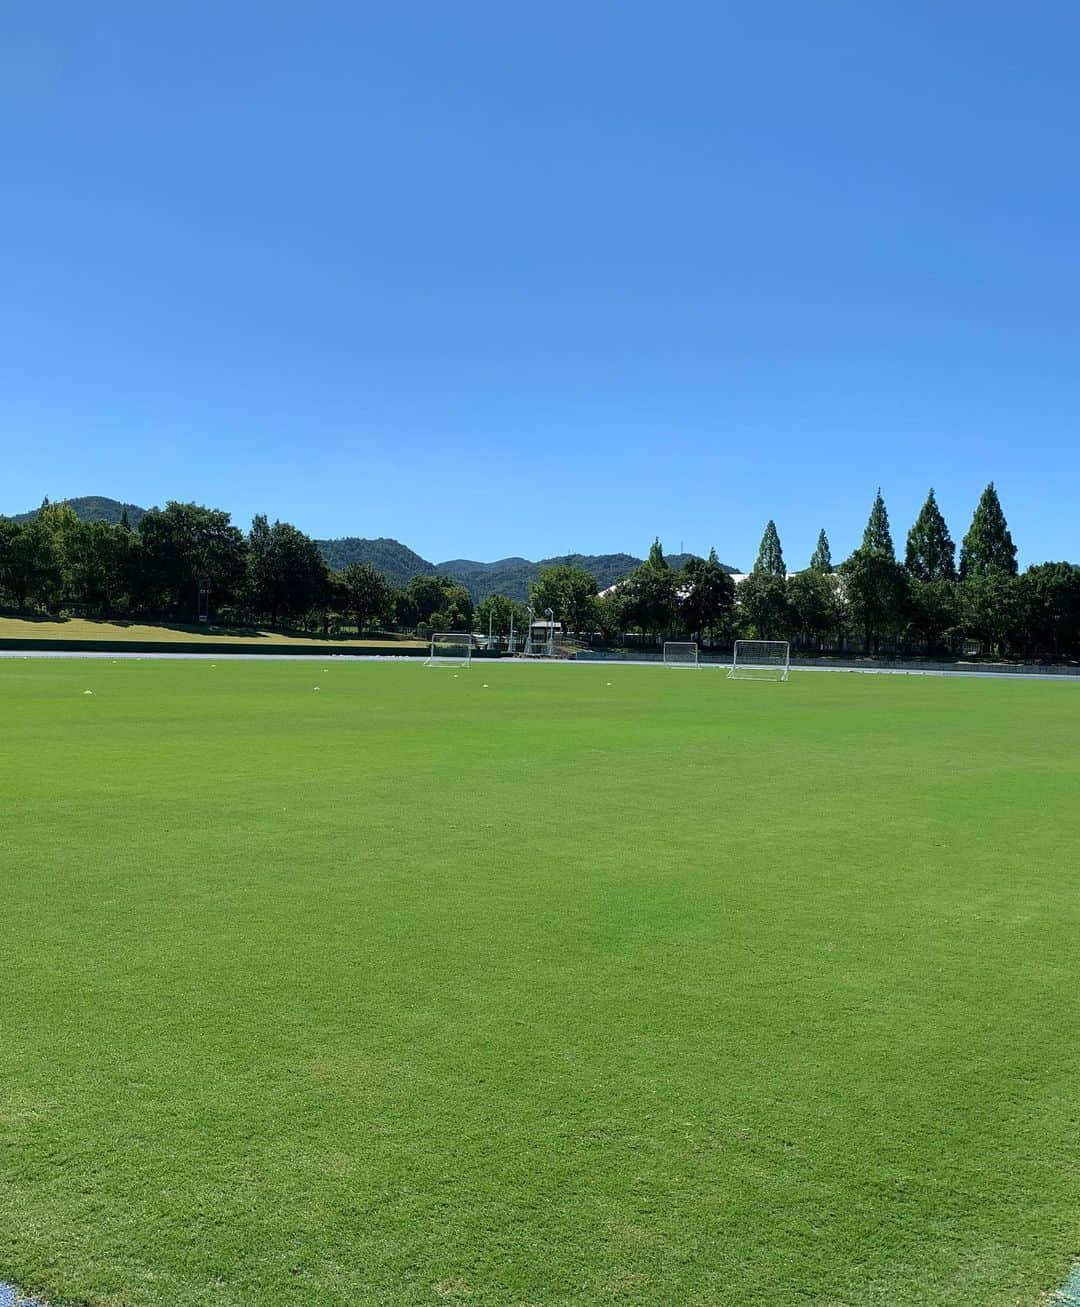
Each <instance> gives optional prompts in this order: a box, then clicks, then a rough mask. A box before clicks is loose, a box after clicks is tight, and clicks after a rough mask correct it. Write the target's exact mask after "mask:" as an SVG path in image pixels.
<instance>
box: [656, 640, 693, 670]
mask: <svg viewBox="0 0 1080 1307" xmlns="http://www.w3.org/2000/svg"><path fill="white" fill-rule="evenodd" d="M664 666H665V667H700V666H701V664H700V663H699V662H698V647H697V643H696V641H694V640H665V641H664Z"/></svg>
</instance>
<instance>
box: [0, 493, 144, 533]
mask: <svg viewBox="0 0 1080 1307" xmlns="http://www.w3.org/2000/svg"><path fill="white" fill-rule="evenodd" d="M57 502H58V503H62V504H67V505H68V506H69V507H70V508H72V509H73V510H74V512H75V516H76V517H78V518H80V519H81V520H82V521H83V522H108V523H109V524H110V525H112V526H116V525H117V524H118V523H119V521H120V519H121V518H122V517H123V516H124V510H125V509H127V515H128V524H129V525H130V526H132V527H136V526H138V525H139V523H140V522H141V521H142V520H143V517H144V516H145V514H146V509H145V508H140V507H139V505H138V504H122V503H121V502H120V501H119V499H106V498H105V497H104V496H102V495H84V496H83V497H82V498H81V499H61V500H58V501H57ZM40 511H41V510H40V509H38V508H34V509H31V510H30V512H29V513H16V514H15V516H14V518H13V519H12V520H13V521H15V522H32V521H33V520H34V518H35V517H37V515H38V513H39V512H40Z"/></svg>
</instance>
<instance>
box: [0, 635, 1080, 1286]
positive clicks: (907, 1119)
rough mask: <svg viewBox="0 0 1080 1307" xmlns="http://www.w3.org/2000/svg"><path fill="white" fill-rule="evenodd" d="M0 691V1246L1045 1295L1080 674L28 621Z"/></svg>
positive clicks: (1072, 1127)
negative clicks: (42, 631) (933, 670)
mask: <svg viewBox="0 0 1080 1307" xmlns="http://www.w3.org/2000/svg"><path fill="white" fill-rule="evenodd" d="M485 681H486V682H487V683H488V688H486V689H485V688H484V682H485ZM316 684H317V685H319V686H320V687H321V689H320V692H319V693H318V694H316V693H314V692H313V688H312V687H313V686H314V685H316ZM87 688H89V689H92V690H93V695H92V696H90V695H84V693H83V691H84V690H85V689H87ZM0 730H2V735H0V738H2V740H3V748H2V750H0V802H2V811H3V850H4V856H3V863H2V866H3V871H2V877H3V881H2V883H3V899H2V902H3V915H2V920H3V927H4V945H3V948H4V954H3V963H2V966H0V984H2V992H0V1279H5V1278H6V1279H9V1280H15V1281H18V1282H19V1283H21V1284H22V1285H23V1286H24V1287H26V1288H29V1289H38V1290H41V1291H45V1292H47V1293H48V1294H50V1295H52V1297H53V1299H54V1300H55V1301H57V1302H72V1303H89V1304H93V1307H103V1305H105V1304H108V1305H109V1307H121V1305H123V1307H143V1305H150V1304H153V1305H154V1307H166V1305H167V1307H196V1305H197V1307H207V1305H208V1304H213V1307H232V1305H234V1304H245V1307H246V1305H252V1307H284V1305H285V1304H289V1305H290V1307H291V1305H292V1304H302V1305H303V1307H324V1305H327V1307H328V1305H330V1304H334V1305H335V1307H336V1305H340V1307H346V1305H348V1307H354V1305H356V1304H379V1305H380V1307H398V1305H399V1304H407V1305H409V1307H412V1305H413V1304H425V1303H429V1304H435V1305H438V1304H440V1303H446V1302H454V1303H463V1304H468V1305H469V1307H481V1305H483V1307H488V1305H495V1304H498V1305H499V1307H502V1305H504V1304H528V1305H530V1307H539V1305H540V1304H545V1305H546V1304H564V1303H567V1304H568V1303H574V1304H607V1303H611V1304H641V1305H645V1304H648V1305H649V1307H655V1305H656V1304H676V1305H678V1307H733V1305H737V1304H754V1305H755V1307H758V1305H764V1304H767V1305H768V1307H780V1305H787V1304H792V1305H793V1307H794V1305H796V1304H798V1305H799V1307H805V1305H806V1304H830V1305H834V1304H857V1305H859V1307H862V1305H864V1304H867V1305H876V1307H899V1305H907V1304H956V1305H957V1307H960V1305H961V1304H962V1305H963V1307H974V1305H975V1304H978V1307H1003V1305H1004V1304H1022V1305H1023V1307H1036V1305H1037V1304H1038V1303H1040V1302H1041V1301H1044V1298H1043V1295H1044V1294H1045V1293H1046V1292H1047V1291H1049V1290H1052V1289H1053V1288H1055V1287H1056V1286H1057V1285H1058V1284H1060V1283H1061V1281H1062V1280H1063V1279H1064V1278H1065V1275H1066V1272H1067V1270H1068V1267H1069V1265H1070V1263H1071V1262H1072V1260H1073V1259H1074V1257H1075V1256H1076V1254H1077V1253H1078V1252H1080V1074H1078V1073H1080V1001H1078V995H1080V929H1078V928H1080V883H1078V871H1080V750H1078V740H1080V686H1078V685H1073V684H1056V683H1054V684H1043V683H1031V682H1028V683H1024V682H1003V683H999V682H983V681H973V680H944V679H935V678H909V677H862V676H857V675H849V676H845V675H839V674H835V675H826V674H810V673H805V674H802V675H799V674H794V675H793V677H792V680H791V682H790V683H789V684H787V685H772V684H766V685H763V684H752V683H739V682H728V681H726V680H725V679H724V678H723V677H722V675H721V674H720V673H718V672H716V671H712V670H710V671H702V672H698V673H677V672H670V671H665V670H663V669H661V668H629V667H605V666H602V665H598V666H577V667H574V666H558V667H530V666H520V665H518V666H483V665H481V666H476V665H474V666H473V668H472V669H470V670H469V671H467V672H464V671H463V672H462V673H461V674H460V675H458V676H456V677H455V675H454V674H453V673H451V672H450V671H449V670H446V669H441V670H428V669H424V668H422V667H420V666H411V665H390V666H380V665H375V664H345V663H341V662H336V663H330V664H328V670H326V671H323V669H322V667H321V666H317V665H315V666H313V665H311V664H306V665H294V664H282V663H273V662H266V663H241V664H224V663H219V664H218V665H217V666H216V667H211V666H210V664H209V663H206V662H190V663H161V662H121V663H116V664H114V663H110V662H107V661H94V662H64V661H48V662H32V661H18V662H4V663H0Z"/></svg>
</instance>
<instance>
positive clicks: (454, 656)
mask: <svg viewBox="0 0 1080 1307" xmlns="http://www.w3.org/2000/svg"><path fill="white" fill-rule="evenodd" d="M475 645H476V637H475V636H473V635H470V634H469V633H468V632H467V631H434V632H432V636H431V647H430V649H429V651H428V656H427V657H426V658H425V659H424V666H425V667H468V666H469V664H470V663H471V662H472V654H473V649H474V647H475Z"/></svg>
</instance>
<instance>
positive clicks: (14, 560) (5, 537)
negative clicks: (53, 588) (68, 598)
mask: <svg viewBox="0 0 1080 1307" xmlns="http://www.w3.org/2000/svg"><path fill="white" fill-rule="evenodd" d="M23 530H24V527H23V526H22V525H20V523H18V522H13V521H12V520H11V518H9V517H0V595H2V596H3V597H4V598H5V599H8V600H11V601H12V602H14V604H15V606H16V607H17V608H18V609H19V610H20V611H21V610H22V609H24V608H25V607H26V601H27V597H28V595H29V592H30V585H29V580H28V577H27V575H26V570H25V563H24V561H23V547H22V544H21V537H22V534H23Z"/></svg>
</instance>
